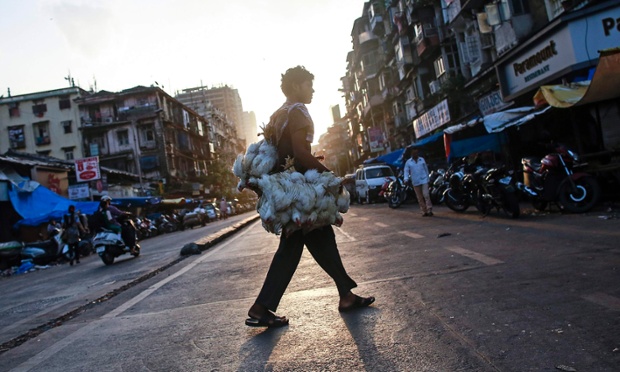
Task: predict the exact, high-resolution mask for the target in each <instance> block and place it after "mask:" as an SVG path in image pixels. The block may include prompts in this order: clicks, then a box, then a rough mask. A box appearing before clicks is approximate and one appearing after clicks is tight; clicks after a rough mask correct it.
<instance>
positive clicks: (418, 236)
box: [398, 231, 424, 239]
mask: <svg viewBox="0 0 620 372" xmlns="http://www.w3.org/2000/svg"><path fill="white" fill-rule="evenodd" d="M398 233H400V234H403V235H405V236H408V237H410V238H413V239H422V238H423V237H424V235H420V234H416V233H414V232H411V231H399V232H398Z"/></svg>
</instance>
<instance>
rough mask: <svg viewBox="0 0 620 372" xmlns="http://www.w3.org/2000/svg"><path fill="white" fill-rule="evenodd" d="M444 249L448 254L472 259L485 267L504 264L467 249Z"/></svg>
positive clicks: (455, 247) (453, 247)
mask: <svg viewBox="0 0 620 372" xmlns="http://www.w3.org/2000/svg"><path fill="white" fill-rule="evenodd" d="M446 249H447V250H449V251H450V252H454V253H456V254H460V255H461V256H465V257H468V258H471V259H474V260H476V261H480V262H482V263H483V264H485V265H498V264H502V263H504V261H500V260H498V259H495V258H493V257H489V256H485V255H483V254H481V253H478V252H474V251H470V250H468V249H465V248H461V247H457V246H452V247H446Z"/></svg>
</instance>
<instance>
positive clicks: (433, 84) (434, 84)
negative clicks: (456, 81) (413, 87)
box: [428, 80, 441, 94]
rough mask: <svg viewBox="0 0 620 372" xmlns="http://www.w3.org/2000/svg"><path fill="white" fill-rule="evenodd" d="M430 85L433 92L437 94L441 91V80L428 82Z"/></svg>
mask: <svg viewBox="0 0 620 372" xmlns="http://www.w3.org/2000/svg"><path fill="white" fill-rule="evenodd" d="M428 87H429V88H430V90H431V94H436V93H439V91H440V90H441V84H440V83H439V80H433V81H431V82H430V83H429V84H428Z"/></svg>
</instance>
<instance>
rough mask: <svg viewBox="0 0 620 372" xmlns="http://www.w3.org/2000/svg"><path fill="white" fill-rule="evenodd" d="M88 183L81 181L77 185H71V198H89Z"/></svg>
mask: <svg viewBox="0 0 620 372" xmlns="http://www.w3.org/2000/svg"><path fill="white" fill-rule="evenodd" d="M89 190H90V189H89V188H88V184H87V183H80V184H77V185H69V199H71V200H80V199H87V198H88V197H90V192H89Z"/></svg>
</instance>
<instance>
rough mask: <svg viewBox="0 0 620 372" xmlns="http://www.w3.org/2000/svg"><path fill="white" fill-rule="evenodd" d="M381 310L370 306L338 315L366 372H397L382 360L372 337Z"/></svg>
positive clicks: (396, 367)
mask: <svg viewBox="0 0 620 372" xmlns="http://www.w3.org/2000/svg"><path fill="white" fill-rule="evenodd" d="M380 312H381V310H380V309H378V308H377V307H374V306H371V307H368V308H363V309H358V310H355V311H352V312H350V313H340V316H341V317H342V320H343V321H344V324H345V325H346V327H347V329H348V331H349V333H350V334H351V337H352V338H353V341H354V342H355V345H356V346H357V351H358V354H359V356H360V358H362V361H363V362H364V369H365V370H367V371H397V370H398V366H395V365H394V364H393V363H392V361H391V360H389V359H386V358H383V356H382V354H381V352H380V351H379V350H378V349H377V345H376V343H375V337H374V328H375V325H376V320H377V317H378V315H379V314H380Z"/></svg>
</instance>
